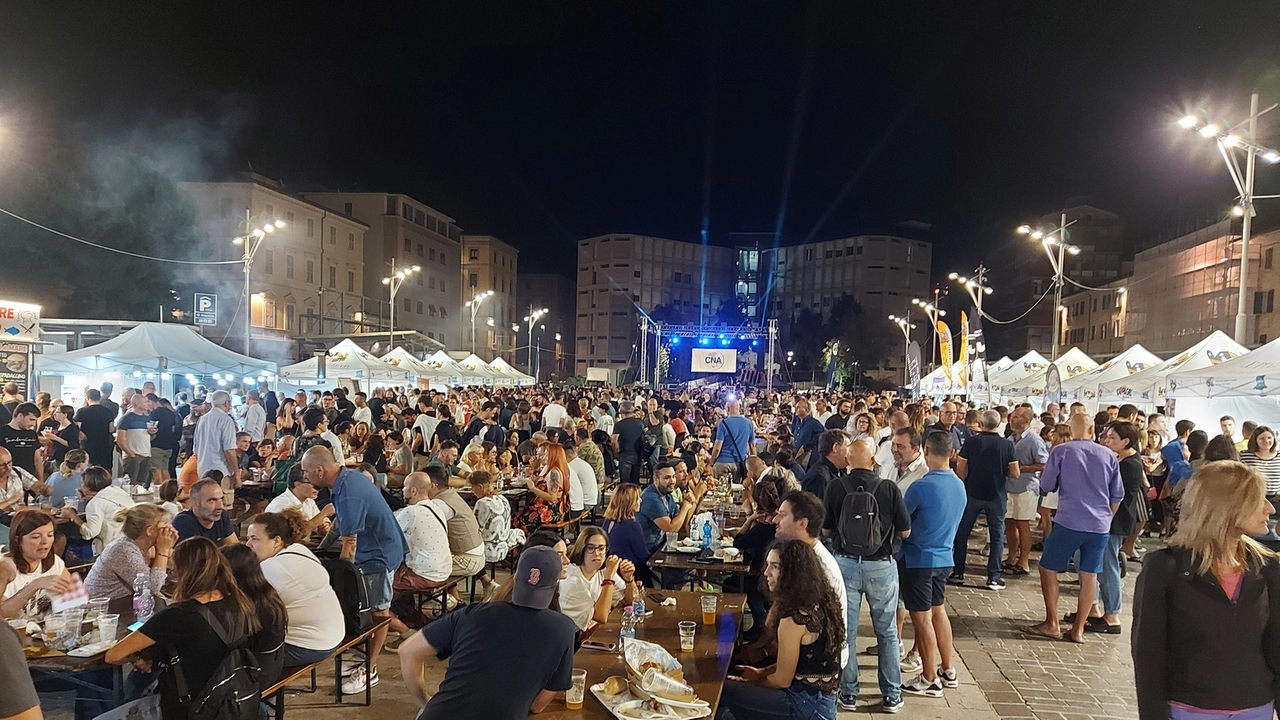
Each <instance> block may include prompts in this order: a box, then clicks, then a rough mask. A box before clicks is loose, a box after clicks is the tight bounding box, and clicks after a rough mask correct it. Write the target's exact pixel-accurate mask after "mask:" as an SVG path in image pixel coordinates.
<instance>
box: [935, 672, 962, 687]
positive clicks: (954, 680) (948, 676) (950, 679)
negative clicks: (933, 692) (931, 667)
mask: <svg viewBox="0 0 1280 720" xmlns="http://www.w3.org/2000/svg"><path fill="white" fill-rule="evenodd" d="M938 679H939V680H941V681H942V687H949V688H953V687H960V677H959V676H958V675H956V669H955V668H938Z"/></svg>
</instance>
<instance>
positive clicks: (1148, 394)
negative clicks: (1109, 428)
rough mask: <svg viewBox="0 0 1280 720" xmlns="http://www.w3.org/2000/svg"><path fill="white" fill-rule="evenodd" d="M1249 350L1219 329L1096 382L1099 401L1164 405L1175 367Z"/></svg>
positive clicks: (1188, 366)
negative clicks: (1156, 360) (1155, 361)
mask: <svg viewBox="0 0 1280 720" xmlns="http://www.w3.org/2000/svg"><path fill="white" fill-rule="evenodd" d="M1247 352H1249V350H1248V349H1247V348H1245V347H1244V346H1243V345H1240V344H1239V343H1237V342H1236V341H1235V340H1232V339H1231V338H1230V337H1227V334H1226V333H1224V332H1222V331H1221V330H1215V331H1214V332H1213V334H1212V335H1210V336H1209V337H1207V338H1205V339H1203V340H1201V341H1200V342H1198V343H1196V344H1195V345H1193V346H1192V347H1190V348H1188V349H1187V350H1184V351H1183V352H1181V353H1178V354H1177V355H1174V356H1173V357H1171V358H1169V359H1168V360H1165V361H1164V362H1162V363H1160V364H1159V365H1156V366H1155V367H1149V368H1147V369H1146V370H1143V371H1142V372H1139V373H1134V374H1133V375H1129V376H1127V377H1121V378H1119V379H1115V380H1110V381H1107V382H1103V383H1101V384H1100V385H1099V386H1098V402H1100V403H1117V404H1120V403H1133V404H1135V405H1139V406H1144V405H1145V406H1147V407H1148V408H1151V407H1158V406H1160V405H1164V398H1165V390H1166V384H1167V378H1168V377H1169V375H1170V374H1171V373H1173V372H1176V371H1182V370H1199V369H1201V368H1205V367H1209V366H1211V365H1218V364H1221V363H1224V362H1226V361H1227V360H1233V359H1235V358H1238V357H1240V356H1241V355H1244V354H1245V353H1247Z"/></svg>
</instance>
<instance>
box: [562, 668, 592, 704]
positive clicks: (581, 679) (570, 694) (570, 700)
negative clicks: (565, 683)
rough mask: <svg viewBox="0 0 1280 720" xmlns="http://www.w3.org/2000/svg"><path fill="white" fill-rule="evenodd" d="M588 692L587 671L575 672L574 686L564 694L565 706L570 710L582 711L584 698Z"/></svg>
mask: <svg viewBox="0 0 1280 720" xmlns="http://www.w3.org/2000/svg"><path fill="white" fill-rule="evenodd" d="M586 692H587V671H586V670H574V671H573V686H572V687H570V688H569V689H568V690H566V691H565V693H564V706H565V707H567V708H568V709H570V710H581V709H582V698H583V696H584V695H585V694H586Z"/></svg>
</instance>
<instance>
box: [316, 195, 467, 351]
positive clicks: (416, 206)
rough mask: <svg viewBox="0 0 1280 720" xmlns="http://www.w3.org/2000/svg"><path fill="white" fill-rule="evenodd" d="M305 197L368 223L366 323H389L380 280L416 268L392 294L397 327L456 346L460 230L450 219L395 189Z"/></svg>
mask: <svg viewBox="0 0 1280 720" xmlns="http://www.w3.org/2000/svg"><path fill="white" fill-rule="evenodd" d="M303 197H305V198H306V199H307V200H309V201H311V202H314V203H316V204H318V205H322V206H324V207H327V208H330V209H331V210H333V211H334V212H337V213H339V214H341V215H343V216H345V217H351V218H354V219H356V220H358V221H360V222H362V223H364V224H365V225H367V226H368V231H367V232H366V235H365V244H364V257H363V268H362V271H361V276H362V278H363V283H364V287H365V289H366V291H367V292H366V295H367V296H368V300H369V307H368V308H367V311H366V314H367V315H368V318H367V320H366V323H365V324H366V325H367V326H368V327H369V328H370V329H371V330H373V329H376V330H378V331H386V330H389V329H390V327H391V324H390V321H391V308H390V301H391V298H390V289H389V286H388V285H384V284H383V282H382V281H383V279H384V278H388V277H391V276H392V275H394V274H395V273H396V272H398V271H400V270H404V269H407V268H412V267H413V266H415V265H416V266H418V268H419V269H418V270H417V271H415V272H413V273H411V274H410V275H409V276H408V277H407V278H406V279H405V280H404V282H402V283H401V284H400V286H399V288H398V290H397V292H396V298H395V299H396V308H395V329H396V330H397V331H400V330H415V331H417V332H419V333H422V334H423V335H426V336H427V337H428V338H431V339H433V340H438V341H439V342H440V343H442V344H443V345H444V346H446V347H456V345H457V342H458V333H459V331H460V330H461V328H462V323H461V318H462V315H463V313H462V312H461V310H462V304H461V303H462V301H461V299H460V298H461V297H462V283H461V282H459V280H458V275H459V273H460V272H461V267H462V265H461V263H462V242H461V240H462V230H461V229H460V228H458V226H457V224H456V223H455V222H454V220H453V218H451V217H449V216H447V215H445V214H444V213H441V212H439V211H437V210H435V209H433V208H431V207H430V206H428V205H426V204H424V203H422V202H419V201H418V200H415V199H414V198H411V197H409V196H407V195H401V194H397V193H347V192H309V193H305V194H304V195H303Z"/></svg>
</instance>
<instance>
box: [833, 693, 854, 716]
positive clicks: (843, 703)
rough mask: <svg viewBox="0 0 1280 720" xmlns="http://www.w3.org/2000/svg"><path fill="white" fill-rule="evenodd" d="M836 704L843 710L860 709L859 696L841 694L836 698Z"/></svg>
mask: <svg viewBox="0 0 1280 720" xmlns="http://www.w3.org/2000/svg"><path fill="white" fill-rule="evenodd" d="M836 706H837V707H839V708H840V709H841V710H847V711H850V712H852V711H856V710H857V709H858V698H851V697H846V696H844V695H841V696H840V698H839V699H838V700H836Z"/></svg>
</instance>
